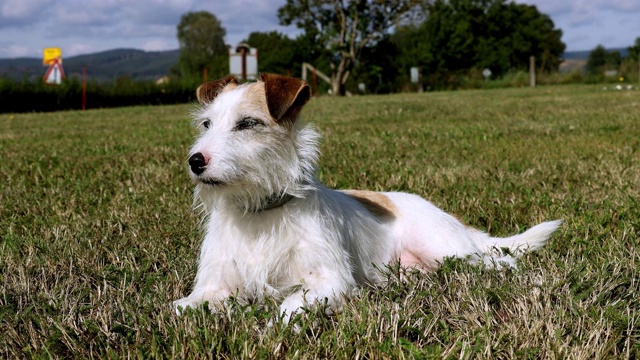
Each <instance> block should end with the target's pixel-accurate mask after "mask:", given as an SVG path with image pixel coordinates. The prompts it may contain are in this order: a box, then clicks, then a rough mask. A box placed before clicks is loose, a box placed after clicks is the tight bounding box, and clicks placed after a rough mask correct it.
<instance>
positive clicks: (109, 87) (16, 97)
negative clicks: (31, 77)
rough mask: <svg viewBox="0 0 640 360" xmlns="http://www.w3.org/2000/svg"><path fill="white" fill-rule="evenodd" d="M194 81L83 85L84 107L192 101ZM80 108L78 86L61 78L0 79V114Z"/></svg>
mask: <svg viewBox="0 0 640 360" xmlns="http://www.w3.org/2000/svg"><path fill="white" fill-rule="evenodd" d="M198 85H199V83H197V82H195V81H181V82H176V81H174V82H169V83H166V84H161V85H156V84H155V83H153V82H137V81H132V80H129V79H118V80H117V81H115V82H113V83H109V84H100V83H89V84H87V95H86V108H87V109H96V108H108V107H121V106H133V105H161V104H179V103H188V102H193V101H196V99H195V89H196V88H197V86H198ZM78 109H82V83H81V82H80V81H79V80H77V79H69V80H67V79H65V81H64V82H63V83H62V84H61V85H58V86H56V85H46V84H43V83H42V82H39V81H38V82H31V81H27V80H25V81H21V82H16V81H13V80H10V79H0V113H18V112H49V111H59V110H78Z"/></svg>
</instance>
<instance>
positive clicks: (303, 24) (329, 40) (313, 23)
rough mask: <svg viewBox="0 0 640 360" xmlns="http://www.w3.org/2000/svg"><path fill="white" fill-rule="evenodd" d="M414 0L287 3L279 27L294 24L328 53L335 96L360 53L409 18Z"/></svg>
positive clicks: (340, 92) (303, 0)
mask: <svg viewBox="0 0 640 360" xmlns="http://www.w3.org/2000/svg"><path fill="white" fill-rule="evenodd" d="M415 4H416V0H387V1H382V0H287V3H286V4H285V5H284V6H282V7H280V8H279V9H278V16H279V18H280V23H281V24H282V25H291V24H296V25H297V26H298V27H299V28H301V29H304V31H305V34H306V36H308V37H312V38H313V39H314V40H315V42H316V43H317V44H319V45H321V46H322V47H323V48H325V49H326V50H327V52H326V54H327V57H328V59H329V63H330V67H331V88H332V93H333V94H334V95H338V96H342V95H344V94H345V90H346V89H345V86H346V84H347V81H348V80H349V76H350V75H351V71H352V70H353V67H354V66H355V65H356V62H357V61H358V59H359V57H360V55H361V53H362V50H363V49H364V48H365V47H368V46H374V45H375V44H376V43H377V42H378V41H379V40H380V39H382V38H383V37H384V36H385V35H387V34H388V33H389V32H390V31H391V30H392V29H393V27H394V26H396V25H398V24H400V23H401V22H402V21H403V20H405V19H406V18H407V16H408V15H410V10H412V9H413V8H414V5H415Z"/></svg>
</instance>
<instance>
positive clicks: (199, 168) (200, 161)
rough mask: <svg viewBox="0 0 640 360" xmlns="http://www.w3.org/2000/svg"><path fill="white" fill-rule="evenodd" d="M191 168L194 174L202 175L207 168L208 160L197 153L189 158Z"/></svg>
mask: <svg viewBox="0 0 640 360" xmlns="http://www.w3.org/2000/svg"><path fill="white" fill-rule="evenodd" d="M189 166H190V167H191V171H193V173H194V174H196V175H200V174H202V173H203V172H204V170H205V169H206V168H207V160H206V159H205V158H204V155H202V153H195V154H193V155H191V157H190V158H189Z"/></svg>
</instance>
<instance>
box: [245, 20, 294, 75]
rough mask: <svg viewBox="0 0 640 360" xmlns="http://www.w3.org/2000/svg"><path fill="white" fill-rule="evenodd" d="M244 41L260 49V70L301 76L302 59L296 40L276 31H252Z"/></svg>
mask: <svg viewBox="0 0 640 360" xmlns="http://www.w3.org/2000/svg"><path fill="white" fill-rule="evenodd" d="M243 42H245V43H247V44H249V46H251V47H254V48H257V49H258V59H259V60H258V69H259V70H260V72H268V73H276V74H282V75H286V74H289V75H291V76H298V77H299V76H300V72H301V70H300V69H301V68H302V64H301V62H302V60H301V58H300V52H299V51H298V47H297V46H296V41H295V40H292V39H290V38H288V37H287V36H285V35H283V34H281V33H279V32H276V31H271V32H252V33H251V34H249V37H248V38H247V39H245V40H244V41H243Z"/></svg>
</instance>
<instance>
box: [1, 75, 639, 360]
mask: <svg viewBox="0 0 640 360" xmlns="http://www.w3.org/2000/svg"><path fill="white" fill-rule="evenodd" d="M189 111H190V106H186V105H185V106H165V107H136V108H122V109H112V110H96V111H87V112H58V113H44V114H22V115H8V114H4V115H0V189H1V191H0V239H1V240H0V334H1V335H0V357H1V358H49V357H55V358H106V357H109V358H129V357H137V358H287V359H289V358H291V359H295V358H300V359H307V358H339V359H342V358H344V359H352V358H367V359H379V358H432V357H435V358H440V357H447V358H464V359H466V358H485V359H493V358H544V359H547V358H557V359H569V358H570V359H600V358H631V359H634V358H639V357H640V297H639V292H640V239H639V235H640V204H639V199H640V153H639V152H638V149H639V147H640V93H639V92H637V91H631V92H612V91H608V92H606V91H602V90H601V88H600V87H547V88H544V87H542V88H536V89H510V90H484V91H460V92H441V93H425V94H402V95H390V96H370V97H353V98H344V99H334V98H328V97H324V98H318V99H313V100H312V101H311V103H310V104H309V105H308V106H307V109H306V111H305V112H304V113H303V116H304V118H305V120H306V121H311V122H313V123H315V124H316V126H317V128H318V129H319V131H320V132H321V133H322V134H323V143H322V146H321V148H322V152H323V158H322V160H321V164H320V171H319V177H320V178H321V179H322V180H323V181H324V182H325V183H326V184H327V185H328V186H330V187H338V188H363V189H371V190H383V189H384V190H400V191H410V192H413V193H417V194H420V195H422V196H424V197H426V198H428V199H430V200H431V201H432V202H434V203H435V204H436V205H438V206H440V207H441V208H443V209H444V210H445V211H447V212H449V213H453V214H455V215H457V216H458V217H459V218H461V219H463V220H464V221H465V222H466V223H468V224H469V225H472V226H474V227H477V228H479V229H482V230H484V231H490V232H492V234H495V235H498V236H506V235H509V234H513V233H517V232H520V231H523V230H525V229H526V228H528V227H530V226H532V225H534V224H536V223H538V222H540V221H543V220H552V219H558V218H560V219H564V220H565V224H564V225H563V227H562V228H561V230H560V231H559V232H558V233H557V234H556V235H554V237H553V238H552V240H551V242H550V243H549V244H548V245H547V246H546V247H545V248H544V249H543V250H542V251H540V252H538V253H534V254H529V255H526V256H525V257H524V258H523V259H522V261H521V266H520V267H519V269H517V270H506V271H494V270H490V269H485V268H482V267H476V266H470V265H468V264H466V263H463V262H460V261H453V260H447V261H445V263H444V264H443V266H442V267H441V268H440V269H439V270H437V271H435V272H433V273H429V274H409V277H408V280H407V281H405V282H400V281H398V280H397V279H398V276H399V273H400V272H401V270H399V269H389V275H388V276H389V279H390V281H389V283H388V284H387V285H385V286H383V287H381V288H379V289H363V290H361V291H360V292H358V293H357V294H354V296H353V297H351V298H350V299H349V300H348V301H347V304H346V306H345V308H344V309H343V311H342V312H341V313H339V314H337V315H334V316H324V315H321V314H322V311H321V310H318V309H310V310H309V311H308V312H307V313H305V314H303V315H302V316H301V317H300V318H298V319H297V320H296V321H294V323H296V324H298V325H299V326H300V328H301V331H300V333H296V332H295V331H293V330H292V328H291V326H283V325H280V324H276V325H275V326H274V327H272V328H267V326H266V324H267V322H268V321H269V320H270V319H271V318H272V317H274V316H276V315H277V303H276V301H275V300H270V301H267V302H266V303H257V304H244V303H238V302H235V301H230V302H229V304H228V306H227V307H226V311H225V312H224V313H209V312H207V311H204V310H202V311H190V312H188V313H187V314H186V315H185V316H182V317H178V316H176V315H175V314H174V311H173V309H172V308H171V306H170V303H171V301H172V300H175V299H177V298H180V297H182V296H184V295H186V294H187V293H188V292H189V290H190V288H191V285H192V281H193V278H194V274H195V269H196V260H197V254H198V249H199V243H200V240H201V239H200V230H199V229H198V218H197V214H196V213H195V212H194V211H193V210H192V209H191V203H192V199H191V192H192V185H191V184H190V181H189V179H188V175H187V164H186V155H187V151H188V148H189V146H190V143H191V141H192V139H193V136H194V134H195V133H194V131H193V130H192V129H191V128H190V127H189V119H188V117H187V116H188V113H189Z"/></svg>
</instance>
